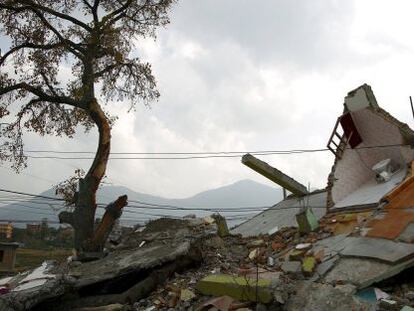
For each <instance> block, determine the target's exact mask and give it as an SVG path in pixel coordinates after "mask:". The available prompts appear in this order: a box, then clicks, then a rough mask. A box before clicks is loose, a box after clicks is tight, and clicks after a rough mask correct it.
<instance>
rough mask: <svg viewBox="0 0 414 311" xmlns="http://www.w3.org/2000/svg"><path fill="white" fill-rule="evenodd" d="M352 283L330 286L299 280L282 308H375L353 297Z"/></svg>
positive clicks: (311, 310) (314, 310)
mask: <svg viewBox="0 0 414 311" xmlns="http://www.w3.org/2000/svg"><path fill="white" fill-rule="evenodd" d="M354 291H355V287H354V286H352V285H339V286H335V287H334V286H331V285H329V284H320V283H314V282H309V281H305V282H299V283H298V285H297V286H296V294H295V296H293V297H292V298H291V299H289V301H288V302H287V304H286V305H285V307H284V309H283V310H287V311H303V310H306V311H332V310H336V311H349V310H375V306H372V305H369V304H367V303H365V302H361V301H358V300H357V299H354V297H353V293H354Z"/></svg>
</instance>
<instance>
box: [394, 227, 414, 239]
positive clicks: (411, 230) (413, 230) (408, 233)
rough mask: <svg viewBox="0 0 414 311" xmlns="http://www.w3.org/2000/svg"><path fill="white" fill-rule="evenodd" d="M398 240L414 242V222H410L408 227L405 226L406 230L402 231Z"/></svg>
mask: <svg viewBox="0 0 414 311" xmlns="http://www.w3.org/2000/svg"><path fill="white" fill-rule="evenodd" d="M397 240H398V241H401V242H405V243H413V242H414V223H409V224H408V225H407V227H405V229H404V231H403V232H401V234H400V236H399V237H398V238H397Z"/></svg>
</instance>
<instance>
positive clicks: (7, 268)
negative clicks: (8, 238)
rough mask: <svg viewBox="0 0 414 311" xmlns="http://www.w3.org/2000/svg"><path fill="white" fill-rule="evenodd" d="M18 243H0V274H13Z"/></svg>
mask: <svg viewBox="0 0 414 311" xmlns="http://www.w3.org/2000/svg"><path fill="white" fill-rule="evenodd" d="M18 247H19V244H18V243H4V242H3V243H2V242H0V272H13V271H14V264H15V262H16V250H17V248H18Z"/></svg>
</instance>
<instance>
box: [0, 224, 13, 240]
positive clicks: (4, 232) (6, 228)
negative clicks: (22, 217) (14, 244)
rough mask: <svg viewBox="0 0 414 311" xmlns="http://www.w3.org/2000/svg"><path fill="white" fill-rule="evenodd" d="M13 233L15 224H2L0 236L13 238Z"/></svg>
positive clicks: (0, 225)
mask: <svg viewBox="0 0 414 311" xmlns="http://www.w3.org/2000/svg"><path fill="white" fill-rule="evenodd" d="M12 235H13V225H12V224H11V222H9V223H7V224H0V237H2V238H6V239H11V238H12Z"/></svg>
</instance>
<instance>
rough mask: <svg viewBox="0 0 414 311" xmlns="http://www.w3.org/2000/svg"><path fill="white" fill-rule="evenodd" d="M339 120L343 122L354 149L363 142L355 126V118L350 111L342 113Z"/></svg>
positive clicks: (343, 127)
mask: <svg viewBox="0 0 414 311" xmlns="http://www.w3.org/2000/svg"><path fill="white" fill-rule="evenodd" d="M339 122H340V123H341V126H342V129H343V130H344V133H345V136H346V138H347V139H349V141H348V143H349V145H350V146H351V148H352V149H354V148H355V147H357V146H358V145H359V144H360V143H362V138H361V135H359V132H358V130H357V128H356V126H355V123H354V120H353V119H352V116H351V113H350V112H348V113H345V114H344V115H342V116H341V119H340V121H339Z"/></svg>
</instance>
